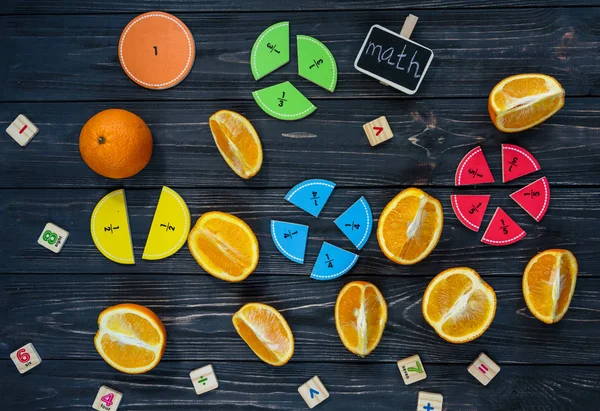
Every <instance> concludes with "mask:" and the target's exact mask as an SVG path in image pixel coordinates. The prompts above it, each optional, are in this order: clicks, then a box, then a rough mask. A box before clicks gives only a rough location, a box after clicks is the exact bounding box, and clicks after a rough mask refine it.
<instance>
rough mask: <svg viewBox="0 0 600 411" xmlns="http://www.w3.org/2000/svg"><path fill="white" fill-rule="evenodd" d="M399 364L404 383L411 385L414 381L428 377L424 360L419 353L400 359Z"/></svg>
mask: <svg viewBox="0 0 600 411" xmlns="http://www.w3.org/2000/svg"><path fill="white" fill-rule="evenodd" d="M397 364H398V368H399V369H400V374H402V379H403V380H404V384H406V385H410V384H412V383H413V382H417V381H421V380H424V379H425V378H427V373H426V372H425V368H424V367H423V362H422V361H421V357H419V355H418V354H415V355H413V356H410V357H408V358H405V359H403V360H400V361H398V363H397Z"/></svg>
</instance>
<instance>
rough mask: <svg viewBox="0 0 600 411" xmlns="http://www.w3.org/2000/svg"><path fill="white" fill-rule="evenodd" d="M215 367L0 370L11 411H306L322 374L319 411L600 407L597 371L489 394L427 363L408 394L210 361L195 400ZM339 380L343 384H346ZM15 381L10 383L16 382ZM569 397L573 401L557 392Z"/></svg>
mask: <svg viewBox="0 0 600 411" xmlns="http://www.w3.org/2000/svg"><path fill="white" fill-rule="evenodd" d="M207 362H208V361H204V360H202V361H186V362H162V363H161V364H159V366H158V367H157V368H155V369H154V370H153V371H152V372H151V373H150V374H147V375H141V376H128V375H125V374H119V373H117V372H116V371H114V370H112V369H111V368H109V367H108V366H107V365H105V364H104V363H102V362H99V361H45V362H44V363H43V364H42V365H41V366H40V367H38V368H37V369H36V370H35V372H33V371H32V372H31V374H30V375H27V377H26V378H23V377H20V376H19V375H16V376H15V375H14V373H15V372H16V370H13V369H11V367H12V368H14V366H13V364H12V363H11V362H9V361H1V362H0V374H1V375H3V376H4V378H3V379H2V384H3V388H4V389H3V390H2V392H0V401H1V402H2V404H4V405H5V406H6V407H7V409H11V410H13V409H14V410H16V409H18V410H24V409H27V410H33V409H36V410H51V409H52V410H63V409H65V410H66V409H68V410H86V411H87V410H89V409H90V406H91V403H92V402H93V400H94V397H95V395H96V392H97V391H98V388H99V387H100V386H101V385H103V384H106V385H108V386H110V387H114V388H115V389H117V390H119V391H121V392H122V393H123V401H122V403H121V405H120V406H119V411H133V410H140V411H142V410H144V411H146V410H152V409H160V410H161V411H163V410H164V411H175V410H177V411H183V410H186V411H187V410H194V409H199V410H210V411H232V410H244V411H254V410H301V411H305V410H307V409H308V408H307V406H306V404H305V403H304V401H303V400H302V397H300V395H299V394H298V391H297V388H298V387H299V386H300V385H301V384H302V383H304V382H305V381H306V380H308V379H309V378H311V377H312V376H314V375H317V374H318V375H319V377H320V379H321V380H322V381H323V384H325V386H326V388H327V390H328V391H329V394H330V397H329V399H327V400H326V401H324V402H323V403H321V404H320V405H319V408H318V409H319V410H324V411H327V410H360V411H384V410H390V409H395V410H411V411H412V410H414V409H415V406H416V404H417V394H418V391H419V390H421V389H422V390H427V391H431V392H439V393H441V394H443V396H444V406H445V407H444V409H445V410H452V411H454V410H458V411H475V410H497V411H500V410H527V409H530V410H576V409H578V408H577V407H578V405H580V404H583V403H582V402H580V401H578V400H577V399H578V398H586V400H587V401H589V404H593V403H595V402H598V401H600V391H598V390H597V389H594V387H595V386H597V384H598V383H599V382H600V378H599V374H598V367H580V366H518V365H503V366H502V371H501V372H500V374H499V375H498V377H497V378H496V379H495V380H494V381H493V382H492V383H491V384H490V385H489V386H488V387H482V386H481V385H480V384H479V383H478V382H477V381H476V380H475V378H473V377H472V376H471V375H470V374H468V373H467V371H466V367H463V366H462V365H428V364H425V366H426V367H427V374H428V378H427V380H425V381H423V382H420V383H417V384H414V385H411V386H410V387H406V386H404V384H403V383H402V379H401V377H400V373H399V372H398V367H396V364H373V363H346V364H336V366H335V367H332V366H331V365H330V364H327V363H318V362H317V363H302V364H288V365H286V366H285V367H282V368H276V367H269V366H267V365H264V364H258V363H213V366H214V368H215V372H216V374H217V377H218V378H219V388H218V389H217V390H215V391H211V392H209V393H206V394H204V395H202V396H196V395H195V393H194V391H193V388H192V384H191V381H190V379H189V376H188V373H189V371H190V370H192V369H193V368H194V367H199V366H202V365H204V364H206V363H207ZM341 376H342V377H341ZM11 377H13V378H11ZM557 387H561V388H563V389H564V390H568V394H565V393H564V392H563V391H559V390H557V389H556V388H557Z"/></svg>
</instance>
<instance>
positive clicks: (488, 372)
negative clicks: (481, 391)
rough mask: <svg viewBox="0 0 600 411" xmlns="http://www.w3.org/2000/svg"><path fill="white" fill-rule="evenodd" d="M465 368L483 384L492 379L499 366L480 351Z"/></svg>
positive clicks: (498, 370)
mask: <svg viewBox="0 0 600 411" xmlns="http://www.w3.org/2000/svg"><path fill="white" fill-rule="evenodd" d="M467 370H468V371H469V373H470V374H471V375H472V376H473V377H475V378H477V381H479V382H480V383H482V384H483V385H488V384H489V383H490V381H492V379H493V378H494V377H495V376H496V375H497V374H498V373H499V372H500V367H499V366H498V364H496V363H495V362H494V361H492V359H491V358H490V357H488V356H487V355H485V354H484V353H481V354H479V356H478V357H477V358H476V359H475V361H473V363H472V364H471V365H469V368H467Z"/></svg>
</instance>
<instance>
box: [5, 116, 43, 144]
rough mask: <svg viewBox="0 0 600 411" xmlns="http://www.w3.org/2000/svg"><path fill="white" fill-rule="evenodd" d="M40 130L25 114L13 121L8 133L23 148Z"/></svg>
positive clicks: (7, 130)
mask: <svg viewBox="0 0 600 411" xmlns="http://www.w3.org/2000/svg"><path fill="white" fill-rule="evenodd" d="M38 131H39V130H38V128H37V127H36V126H35V124H33V123H32V122H31V121H30V120H29V119H28V118H27V117H25V116H24V115H23V114H19V116H18V117H17V118H16V119H15V121H13V122H12V123H11V124H10V125H9V126H8V128H7V129H6V132H7V133H8V135H9V136H11V137H12V138H13V140H15V141H16V142H17V143H19V145H20V146H21V147H25V146H26V145H27V144H29V142H30V141H31V139H32V138H33V137H34V136H35V135H36V134H37V133H38Z"/></svg>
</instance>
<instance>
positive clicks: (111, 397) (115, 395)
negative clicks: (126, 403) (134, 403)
mask: <svg viewBox="0 0 600 411" xmlns="http://www.w3.org/2000/svg"><path fill="white" fill-rule="evenodd" d="M122 398H123V394H121V393H120V392H119V391H116V390H113V389H112V388H109V387H107V386H106V385H103V386H102V387H100V389H99V390H98V394H96V399H95V400H94V404H92V408H93V409H95V410H98V411H117V408H119V404H120V403H121V399H122Z"/></svg>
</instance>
